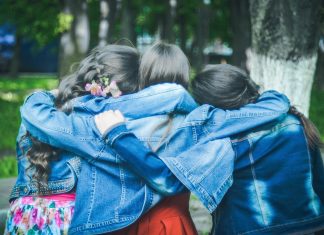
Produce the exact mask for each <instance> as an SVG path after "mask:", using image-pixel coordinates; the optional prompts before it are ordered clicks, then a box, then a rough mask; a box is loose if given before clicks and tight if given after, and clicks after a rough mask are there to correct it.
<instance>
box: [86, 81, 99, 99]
mask: <svg viewBox="0 0 324 235" xmlns="http://www.w3.org/2000/svg"><path fill="white" fill-rule="evenodd" d="M85 90H86V91H90V93H91V94H92V95H95V96H102V95H103V92H102V88H101V86H100V85H99V84H97V83H96V82H92V83H91V84H90V83H87V84H86V85H85Z"/></svg>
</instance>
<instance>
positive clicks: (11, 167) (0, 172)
mask: <svg viewBox="0 0 324 235" xmlns="http://www.w3.org/2000/svg"><path fill="white" fill-rule="evenodd" d="M17 174H18V165H17V160H16V158H15V157H2V158H0V178H8V177H13V176H17Z"/></svg>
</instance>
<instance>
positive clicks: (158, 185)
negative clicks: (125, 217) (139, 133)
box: [104, 124, 186, 195]
mask: <svg viewBox="0 0 324 235" xmlns="http://www.w3.org/2000/svg"><path fill="white" fill-rule="evenodd" d="M104 138H105V140H106V142H107V143H108V144H109V145H110V146H112V148H113V149H114V150H115V151H116V152H117V153H118V155H119V156H120V158H121V159H122V160H123V161H124V162H125V164H126V165H127V166H129V167H130V168H131V169H132V170H133V171H134V172H135V173H136V174H137V175H140V176H141V177H142V178H144V179H145V180H146V182H147V183H148V185H150V186H151V187H152V188H154V189H155V190H156V191H158V192H159V193H160V194H161V195H173V194H177V193H180V192H182V191H184V190H186V188H185V187H184V185H183V184H182V183H181V182H180V181H179V180H178V179H177V177H176V176H175V175H174V174H173V173H172V172H171V171H170V170H169V168H168V167H167V166H166V165H165V164H164V162H163V161H161V159H159V158H158V156H157V155H156V154H155V153H154V152H152V151H151V150H150V149H149V148H147V147H146V146H144V145H143V144H142V143H141V142H140V140H138V139H137V138H136V136H135V135H134V134H133V133H131V132H130V131H129V130H128V129H127V128H126V125H125V124H122V125H119V126H117V127H115V128H113V129H112V130H110V131H109V132H107V134H106V135H105V136H104Z"/></svg>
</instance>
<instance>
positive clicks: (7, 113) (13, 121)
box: [0, 75, 324, 234]
mask: <svg viewBox="0 0 324 235" xmlns="http://www.w3.org/2000/svg"><path fill="white" fill-rule="evenodd" d="M57 83H58V80H57V79H56V78H55V77H54V76H52V75H25V76H20V77H19V78H14V79H13V78H8V77H0V134H1V137H2V138H0V229H1V224H2V225H3V222H4V216H5V211H6V209H7V207H8V196H9V193H10V188H11V187H12V184H13V183H14V179H15V178H14V177H15V176H16V175H17V164H16V159H15V140H16V135H17V132H18V127H19V123H20V114H19V107H20V106H21V104H22V103H23V101H24V98H25V97H26V95H27V94H29V93H31V92H33V91H35V90H39V89H47V90H50V89H53V88H55V87H56V86H57ZM323 100H324V91H319V90H317V89H313V91H312V97H311V105H310V119H311V120H312V121H313V122H314V123H315V125H316V126H317V127H318V129H319V131H320V133H321V138H322V140H324V118H323V116H324V105H323ZM190 211H191V214H192V217H193V219H194V222H195V224H196V226H197V229H198V230H199V233H200V234H208V231H210V228H211V218H210V216H209V214H208V212H207V210H206V209H205V208H204V207H203V206H202V205H201V203H200V202H199V201H198V199H197V198H195V197H194V196H192V197H191V201H190ZM1 232H2V231H1V230H0V233H1Z"/></svg>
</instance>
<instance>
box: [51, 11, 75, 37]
mask: <svg viewBox="0 0 324 235" xmlns="http://www.w3.org/2000/svg"><path fill="white" fill-rule="evenodd" d="M57 20H58V26H57V28H56V29H55V33H61V32H64V31H67V30H69V29H70V28H71V25H72V22H73V15H71V14H67V13H64V12H61V13H59V14H58V15H57Z"/></svg>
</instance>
